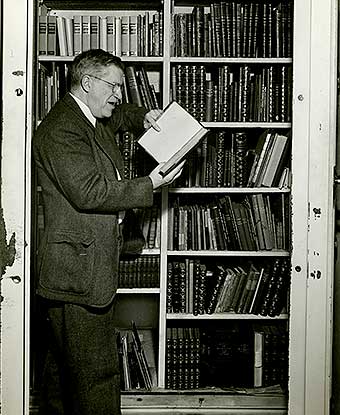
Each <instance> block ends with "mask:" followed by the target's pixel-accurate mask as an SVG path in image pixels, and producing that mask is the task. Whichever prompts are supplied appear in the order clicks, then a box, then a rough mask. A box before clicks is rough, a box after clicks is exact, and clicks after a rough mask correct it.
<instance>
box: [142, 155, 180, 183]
mask: <svg viewBox="0 0 340 415" xmlns="http://www.w3.org/2000/svg"><path fill="white" fill-rule="evenodd" d="M184 163H185V160H183V161H182V162H181V163H180V164H179V165H178V166H177V167H175V168H174V169H173V170H171V172H170V173H168V174H167V175H166V176H162V175H161V174H160V173H159V170H160V169H161V167H162V166H163V165H164V164H165V163H159V165H158V166H157V167H156V168H155V169H154V170H152V172H151V173H150V174H149V177H150V179H151V181H152V185H153V188H154V189H158V188H159V187H162V186H167V185H169V184H170V183H172V182H173V181H174V180H176V179H177V178H178V177H179V176H180V175H181V173H182V170H183V166H184Z"/></svg>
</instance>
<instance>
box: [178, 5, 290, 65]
mask: <svg viewBox="0 0 340 415" xmlns="http://www.w3.org/2000/svg"><path fill="white" fill-rule="evenodd" d="M291 25H292V4H291V2H289V1H281V2H277V3H275V4H274V3H272V2H269V3H267V2H256V1H250V2H240V1H230V2H225V1H221V2H213V3H211V4H210V6H208V7H204V6H196V7H194V8H193V11H192V12H191V13H178V14H175V15H174V16H173V31H174V45H173V46H174V55H175V56H206V57H215V56H221V57H252V58H253V57H268V58H271V57H276V58H279V57H290V56H292V37H291Z"/></svg>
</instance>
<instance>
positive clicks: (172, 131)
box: [138, 101, 208, 176]
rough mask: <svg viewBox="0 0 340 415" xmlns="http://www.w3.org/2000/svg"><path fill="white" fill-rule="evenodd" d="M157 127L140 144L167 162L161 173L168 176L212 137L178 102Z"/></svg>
mask: <svg viewBox="0 0 340 415" xmlns="http://www.w3.org/2000/svg"><path fill="white" fill-rule="evenodd" d="M157 124H158V125H159V127H160V131H156V130H155V129H154V128H152V127H150V128H149V129H148V130H147V131H145V133H144V134H143V135H142V137H141V138H140V139H139V140H138V143H139V144H140V145H141V146H142V147H143V148H144V149H145V150H146V151H147V152H148V153H149V154H150V155H151V156H152V157H153V158H154V159H155V160H156V161H157V162H158V163H161V162H165V164H164V166H162V168H161V170H160V173H161V174H163V175H164V176H165V175H166V174H168V173H169V172H170V171H171V170H172V169H173V168H175V167H176V166H177V165H178V164H179V163H180V162H181V161H182V160H183V159H184V158H185V156H186V155H187V154H188V152H189V151H190V150H192V149H193V148H194V147H195V146H196V145H197V144H198V143H199V142H200V140H201V139H202V138H203V137H204V136H205V135H206V134H207V133H208V130H207V129H206V128H205V127H204V126H203V125H202V124H201V123H200V122H199V121H197V120H196V119H195V118H194V117H193V116H192V115H191V114H189V112H187V111H186V110H185V109H184V108H183V107H181V106H180V105H179V104H178V103H177V102H176V101H173V102H172V103H171V104H169V105H168V106H167V107H166V108H165V110H164V112H163V113H162V115H161V116H160V117H159V118H158V120H157Z"/></svg>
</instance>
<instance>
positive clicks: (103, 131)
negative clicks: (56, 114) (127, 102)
mask: <svg viewBox="0 0 340 415" xmlns="http://www.w3.org/2000/svg"><path fill="white" fill-rule="evenodd" d="M64 101H65V103H66V104H67V105H69V106H70V107H71V108H72V110H73V111H74V112H75V113H76V114H77V116H79V117H81V119H82V121H83V122H86V123H87V124H88V125H89V126H91V129H93V130H94V139H95V141H96V143H97V144H98V146H99V147H100V148H101V150H102V151H103V152H104V153H105V154H106V155H107V157H108V158H109V159H110V161H111V163H112V164H113V166H114V168H115V169H117V170H118V171H119V174H120V176H121V177H123V175H124V164H123V159H122V156H121V153H120V150H119V148H118V146H117V143H116V140H115V131H112V129H110V127H109V126H110V125H111V124H110V123H109V122H108V120H106V119H97V123H96V127H95V128H94V127H93V125H92V123H91V122H90V120H89V119H88V118H87V117H86V116H85V114H84V113H83V111H82V110H81V109H80V107H79V105H78V104H77V103H76V101H75V100H74V99H73V98H72V96H71V95H70V94H66V95H65V97H64Z"/></svg>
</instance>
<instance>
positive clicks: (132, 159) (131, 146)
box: [116, 131, 155, 179]
mask: <svg viewBox="0 0 340 415" xmlns="http://www.w3.org/2000/svg"><path fill="white" fill-rule="evenodd" d="M137 140H138V137H137V135H136V134H135V133H133V132H131V131H121V132H119V133H118V134H117V135H116V142H117V145H118V147H119V149H120V152H121V154H122V157H123V165H124V178H125V179H133V178H136V177H143V176H146V175H148V174H149V173H150V171H151V170H152V166H153V165H154V164H155V162H154V160H152V158H151V157H150V156H149V155H148V154H147V153H146V152H145V151H144V149H143V148H142V147H141V146H139V145H138V143H137Z"/></svg>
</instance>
